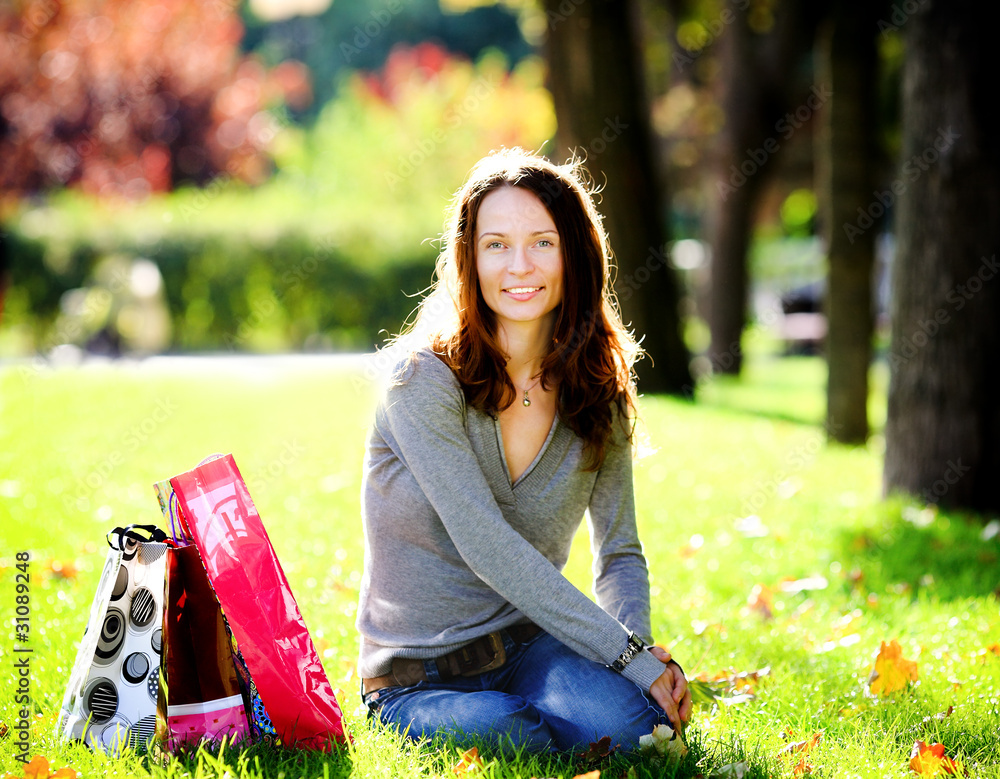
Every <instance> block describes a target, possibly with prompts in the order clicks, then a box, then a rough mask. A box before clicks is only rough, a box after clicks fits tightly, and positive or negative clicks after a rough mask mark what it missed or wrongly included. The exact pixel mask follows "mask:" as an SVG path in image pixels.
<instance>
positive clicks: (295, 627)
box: [170, 455, 346, 749]
mask: <svg viewBox="0 0 1000 779" xmlns="http://www.w3.org/2000/svg"><path fill="white" fill-rule="evenodd" d="M170 484H171V486H172V487H173V488H174V492H175V494H176V495H177V500H178V502H179V503H180V507H181V511H180V516H181V518H182V521H183V522H184V523H185V525H186V527H185V529H186V531H187V532H188V534H189V536H190V537H191V538H193V539H194V541H195V544H196V545H197V547H198V551H199V552H200V553H201V558H202V561H203V562H204V564H205V569H206V571H207V572H208V578H209V580H210V581H211V582H212V587H213V588H214V590H215V593H216V595H217V596H218V598H219V603H220V604H221V605H222V610H223V611H224V612H225V615H226V618H227V619H228V620H229V626H230V628H231V629H232V631H233V635H234V637H235V638H236V642H237V643H238V645H239V647H240V649H241V650H242V654H243V657H244V659H245V660H246V664H247V667H248V668H249V670H250V673H251V674H252V675H253V679H254V682H255V683H256V686H257V691H258V692H259V693H260V697H261V699H262V700H263V702H264V705H265V706H266V707H267V711H268V714H270V716H271V722H272V723H273V724H274V728H275V730H276V731H277V734H278V736H279V737H280V738H281V740H282V742H283V743H284V744H286V745H289V746H292V745H296V746H300V747H306V748H312V749H327V748H329V745H330V743H331V742H332V741H343V740H344V739H345V738H346V734H345V732H344V727H343V722H342V715H341V711H340V706H339V705H338V703H337V699H336V697H335V696H334V693H333V689H332V688H331V686H330V682H329V681H328V680H327V678H326V673H325V672H324V670H323V666H322V664H321V663H320V660H319V655H318V654H317V653H316V648H315V647H314V646H313V642H312V639H311V638H310V637H309V631H308V630H307V629H306V626H305V622H304V621H303V619H302V615H301V613H299V608H298V605H297V604H296V602H295V598H294V596H293V595H292V591H291V588H289V586H288V581H287V580H286V579H285V574H284V572H283V571H282V569H281V564H280V563H279V562H278V557H277V555H276V554H275V552H274V548H273V547H272V546H271V541H270V539H269V538H268V536H267V531H265V530H264V525H263V523H262V522H261V519H260V516H259V515H258V514H257V509H256V508H255V507H254V503H253V500H252V499H251V497H250V493H249V492H248V491H247V487H246V484H245V483H244V481H243V477H242V476H240V472H239V469H238V468H237V467H236V463H235V462H234V461H233V458H232V455H227V456H225V457H220V458H218V459H215V460H212V461H210V462H207V463H204V464H202V465H200V466H198V467H197V468H195V469H194V470H193V471H189V472H188V473H185V474H181V475H180V476H175V477H174V478H172V479H171V480H170Z"/></svg>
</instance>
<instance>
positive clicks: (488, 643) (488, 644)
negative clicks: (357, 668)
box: [361, 622, 542, 695]
mask: <svg viewBox="0 0 1000 779" xmlns="http://www.w3.org/2000/svg"><path fill="white" fill-rule="evenodd" d="M541 631H542V629H541V628H540V627H538V625H536V624H535V623H534V622H528V623H526V624H521V625H511V626H510V627H509V628H504V629H503V630H497V631H494V632H493V633H490V634H489V635H486V636H482V637H481V638H477V639H476V640H475V641H473V642H471V643H469V644H466V645H465V646H462V647H459V648H458V649H456V650H455V651H453V652H449V653H448V654H446V655H442V656H441V657H436V658H434V663H435V664H436V665H437V669H438V673H439V674H440V675H441V679H442V680H447V679H451V678H453V677H455V676H476V675H477V674H481V673H485V672H486V671H492V670H494V669H495V668H499V667H500V666H502V665H503V664H504V663H506V662H507V651H506V650H505V649H504V645H503V635H502V634H503V633H506V634H507V635H509V636H510V637H511V638H512V639H514V641H516V642H517V643H519V644H523V643H524V642H525V641H527V640H528V639H529V638H533V637H534V636H536V635H538V634H539V633H540V632H541ZM424 662H425V661H424V660H415V659H411V658H408V657H397V658H394V659H393V661H392V673H390V674H386V675H385V676H376V677H374V678H371V679H362V680H361V685H362V687H361V689H362V691H363V692H364V694H365V695H367V694H368V693H370V692H375V690H381V689H382V688H383V687H409V686H410V685H413V684H416V683H417V682H425V681H427V669H425V668H424Z"/></svg>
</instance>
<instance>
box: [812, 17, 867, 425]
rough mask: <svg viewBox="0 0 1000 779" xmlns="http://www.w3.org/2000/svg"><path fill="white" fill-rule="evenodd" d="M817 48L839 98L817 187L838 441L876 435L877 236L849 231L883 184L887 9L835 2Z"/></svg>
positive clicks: (822, 72)
mask: <svg viewBox="0 0 1000 779" xmlns="http://www.w3.org/2000/svg"><path fill="white" fill-rule="evenodd" d="M829 5H830V11H829V15H828V16H827V18H826V19H825V20H824V21H823V23H822V25H821V27H820V30H819V38H818V45H817V76H818V81H819V83H820V84H823V85H825V87H826V88H827V89H828V90H829V91H830V92H831V93H832V95H831V96H830V98H829V99H828V100H827V102H826V103H825V104H824V106H823V107H822V109H821V114H820V117H821V118H820V127H819V132H818V133H817V145H816V184H817V186H816V189H817V192H818V194H819V200H820V207H821V212H822V219H821V224H822V230H823V238H824V240H825V242H826V247H827V255H828V257H829V275H828V283H827V292H826V316H827V323H828V328H827V337H826V357H827V365H828V367H829V371H828V379H827V409H826V430H827V434H828V435H829V436H830V437H831V438H833V439H834V440H837V441H841V442H844V443H863V442H864V441H865V439H866V438H867V437H868V367H869V364H870V362H871V354H872V333H873V329H874V317H873V312H872V271H873V268H874V264H875V263H874V260H875V231H874V230H862V231H857V233H851V232H848V231H845V229H844V226H845V225H849V224H851V222H853V221H854V220H855V219H856V216H857V214H856V209H857V207H858V205H859V204H861V203H865V202H867V201H868V200H870V199H871V196H872V194H871V193H872V191H873V189H874V185H875V181H876V178H875V171H874V167H875V160H876V156H877V150H876V148H875V147H876V136H877V132H876V114H877V111H876V89H875V85H876V81H877V73H876V71H877V67H878V53H877V51H876V46H875V38H876V35H877V33H878V17H879V12H880V6H881V3H877V2H872V0H867V1H866V2H854V1H852V0H833V2H831V3H830V4H829Z"/></svg>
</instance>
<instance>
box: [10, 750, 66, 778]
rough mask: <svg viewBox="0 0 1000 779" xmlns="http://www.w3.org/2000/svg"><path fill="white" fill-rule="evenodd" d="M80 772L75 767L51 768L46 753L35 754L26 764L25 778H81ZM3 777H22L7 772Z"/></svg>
mask: <svg viewBox="0 0 1000 779" xmlns="http://www.w3.org/2000/svg"><path fill="white" fill-rule="evenodd" d="M79 776H80V774H79V773H77V770H76V769H75V768H70V767H69V766H64V767H63V768H60V769H59V770H57V771H51V770H50V769H49V759H48V758H47V757H45V756H44V755H35V756H34V757H33V758H31V760H30V761H29V762H28V763H26V764H25V766H24V778H23V779H79ZM3 779H21V777H19V776H18V775H17V774H12V773H6V774H4V776H3Z"/></svg>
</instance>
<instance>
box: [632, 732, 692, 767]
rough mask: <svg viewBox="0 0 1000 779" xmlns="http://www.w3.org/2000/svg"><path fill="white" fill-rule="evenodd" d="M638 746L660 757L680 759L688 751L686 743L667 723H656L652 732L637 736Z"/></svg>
mask: <svg viewBox="0 0 1000 779" xmlns="http://www.w3.org/2000/svg"><path fill="white" fill-rule="evenodd" d="M639 748H640V749H641V750H643V751H644V752H652V753H654V754H656V755H657V756H660V757H666V758H670V759H671V760H680V759H681V758H682V757H684V755H686V754H687V753H688V748H687V744H685V743H684V739H683V738H681V737H680V736H679V735H678V734H677V733H676V731H674V729H673V728H672V727H670V726H669V725H657V726H656V727H655V728H653V732H652V733H650V734H649V735H647V736H641V737H640V738H639Z"/></svg>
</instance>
